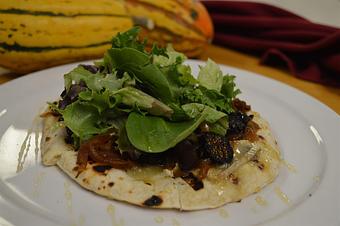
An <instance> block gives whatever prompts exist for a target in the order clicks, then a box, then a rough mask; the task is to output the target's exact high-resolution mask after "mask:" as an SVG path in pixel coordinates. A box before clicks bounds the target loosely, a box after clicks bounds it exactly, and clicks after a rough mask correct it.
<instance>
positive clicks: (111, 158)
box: [77, 134, 133, 172]
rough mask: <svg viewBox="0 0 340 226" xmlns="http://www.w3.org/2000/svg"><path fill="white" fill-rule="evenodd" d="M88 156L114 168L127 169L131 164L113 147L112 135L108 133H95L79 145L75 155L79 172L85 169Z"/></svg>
mask: <svg viewBox="0 0 340 226" xmlns="http://www.w3.org/2000/svg"><path fill="white" fill-rule="evenodd" d="M89 158H91V160H93V161H94V162H96V163H104V164H106V165H110V166H112V167H113V168H116V169H127V168H131V167H132V166H133V163H132V162H131V161H129V160H125V159H123V158H122V156H121V154H120V153H119V152H118V150H117V149H115V148H114V139H113V136H111V135H109V134H104V135H97V136H95V137H93V138H91V139H90V140H88V141H87V142H85V143H83V144H82V145H81V146H80V148H79V151H78V157H77V164H78V171H79V172H81V171H82V170H85V169H86V165H87V162H88V160H89Z"/></svg>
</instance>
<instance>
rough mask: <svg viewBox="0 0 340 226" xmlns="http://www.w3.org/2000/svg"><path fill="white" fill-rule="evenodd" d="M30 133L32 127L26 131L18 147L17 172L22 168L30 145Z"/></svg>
mask: <svg viewBox="0 0 340 226" xmlns="http://www.w3.org/2000/svg"><path fill="white" fill-rule="evenodd" d="M31 133H32V129H29V130H28V131H27V134H26V137H25V139H24V142H23V143H22V145H21V147H20V151H19V154H18V164H17V173H19V172H20V171H21V170H22V169H23V168H24V164H25V161H26V157H27V155H28V152H29V150H30V146H31Z"/></svg>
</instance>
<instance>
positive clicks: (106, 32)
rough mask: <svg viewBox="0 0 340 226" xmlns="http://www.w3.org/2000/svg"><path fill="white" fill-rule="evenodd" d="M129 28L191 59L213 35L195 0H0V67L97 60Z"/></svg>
mask: <svg viewBox="0 0 340 226" xmlns="http://www.w3.org/2000/svg"><path fill="white" fill-rule="evenodd" d="M134 25H139V26H141V27H142V28H143V30H142V32H141V36H142V37H141V38H144V37H147V38H148V43H149V44H151V43H153V42H157V43H158V44H160V45H163V46H164V45H165V44H167V43H173V46H174V48H175V49H176V50H178V51H181V52H184V53H186V54H187V55H188V56H190V57H197V56H198V55H199V54H200V53H201V52H202V51H203V49H204V46H205V45H206V43H208V42H209V41H210V40H211V38H212V35H213V28H212V23H211V19H210V17H209V15H208V13H207V11H206V10H205V8H204V7H203V5H202V4H201V3H199V2H198V1H195V0H182V1H180V0H162V1H158V0H125V1H123V0H96V1H93V0H91V1H90V0H26V1H23V0H11V1H0V66H2V67H5V68H8V69H10V70H12V71H14V72H17V73H27V72H31V71H35V70H39V69H42V68H46V67H50V66H53V65H58V64H63V63H68V62H74V61H78V60H84V59H93V58H99V57H101V56H102V55H103V53H104V51H105V50H106V49H108V48H109V47H110V45H111V44H110V40H111V38H112V36H114V35H115V34H117V33H118V32H121V31H125V30H127V29H129V28H131V27H132V26H134Z"/></svg>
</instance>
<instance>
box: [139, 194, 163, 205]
mask: <svg viewBox="0 0 340 226" xmlns="http://www.w3.org/2000/svg"><path fill="white" fill-rule="evenodd" d="M162 203H163V200H162V199H161V198H160V197H159V196H157V195H153V196H151V197H150V198H148V199H147V200H145V201H144V202H143V205H144V206H159V205H161V204H162Z"/></svg>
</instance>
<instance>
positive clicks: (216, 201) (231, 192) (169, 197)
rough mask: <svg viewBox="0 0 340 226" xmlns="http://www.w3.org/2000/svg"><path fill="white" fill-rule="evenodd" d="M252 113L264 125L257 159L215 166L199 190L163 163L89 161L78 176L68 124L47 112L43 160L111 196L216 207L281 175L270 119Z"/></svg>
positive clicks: (147, 203) (179, 206) (169, 205)
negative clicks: (122, 165) (127, 165)
mask: <svg viewBox="0 0 340 226" xmlns="http://www.w3.org/2000/svg"><path fill="white" fill-rule="evenodd" d="M250 114H252V115H254V118H253V120H254V121H255V122H256V123H257V124H258V125H259V126H260V129H259V130H258V132H257V134H258V135H259V137H260V139H258V141H256V142H255V145H256V146H257V147H258V148H259V151H258V152H257V153H256V156H255V159H256V160H254V161H249V162H247V163H245V164H243V165H241V166H240V167H238V168H237V169H235V170H234V171H233V172H232V174H228V175H225V174H224V173H223V172H224V171H226V170H225V169H223V168H221V167H216V168H211V169H210V170H209V172H208V175H207V177H206V178H205V179H203V181H202V182H203V184H204V187H203V188H202V189H199V190H197V191H195V190H194V189H193V188H192V187H191V186H190V185H189V184H187V183H186V182H185V181H184V180H183V179H182V178H180V177H178V178H173V177H172V172H171V171H170V170H166V169H164V170H163V169H161V168H160V167H143V168H141V167H138V168H137V167H135V168H132V169H130V170H127V171H125V170H119V169H114V168H111V169H105V168H103V167H101V166H100V165H99V166H98V164H97V165H96V164H95V163H94V164H90V163H88V164H87V167H86V170H84V171H83V172H81V173H80V174H79V175H78V176H77V174H78V171H77V164H76V161H77V152H75V150H74V149H73V148H72V146H71V145H68V144H66V143H65V141H64V139H65V136H66V132H65V129H64V128H61V127H58V126H56V125H57V123H58V119H57V118H56V117H55V116H53V115H52V114H48V115H46V116H45V118H44V127H43V142H42V161H43V163H44V164H45V165H57V166H58V167H60V169H61V170H62V171H64V172H65V173H67V174H68V175H69V176H70V177H71V178H72V179H74V180H75V181H76V182H77V183H78V184H80V185H81V186H82V187H84V188H86V189H88V190H90V191H93V192H95V193H97V194H99V195H102V196H105V197H108V198H110V199H115V200H120V201H125V202H128V203H132V204H135V205H140V206H149V207H154V208H175V209H180V210H199V209H207V208H215V207H218V206H221V205H224V204H226V203H229V202H236V201H240V200H241V199H243V198H245V197H246V196H248V195H250V194H252V193H255V192H258V191H260V190H261V188H262V187H264V186H265V185H267V184H269V183H271V182H272V181H273V180H274V179H275V177H276V176H277V175H278V172H279V167H280V153H279V149H278V146H277V144H276V141H275V139H274V138H273V136H272V134H271V132H270V129H269V126H268V123H267V122H266V121H265V120H264V119H262V118H261V117H260V115H259V114H258V113H256V112H250ZM96 167H99V168H96ZM95 169H97V170H95ZM98 169H100V170H98ZM150 204H151V205H150Z"/></svg>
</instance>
